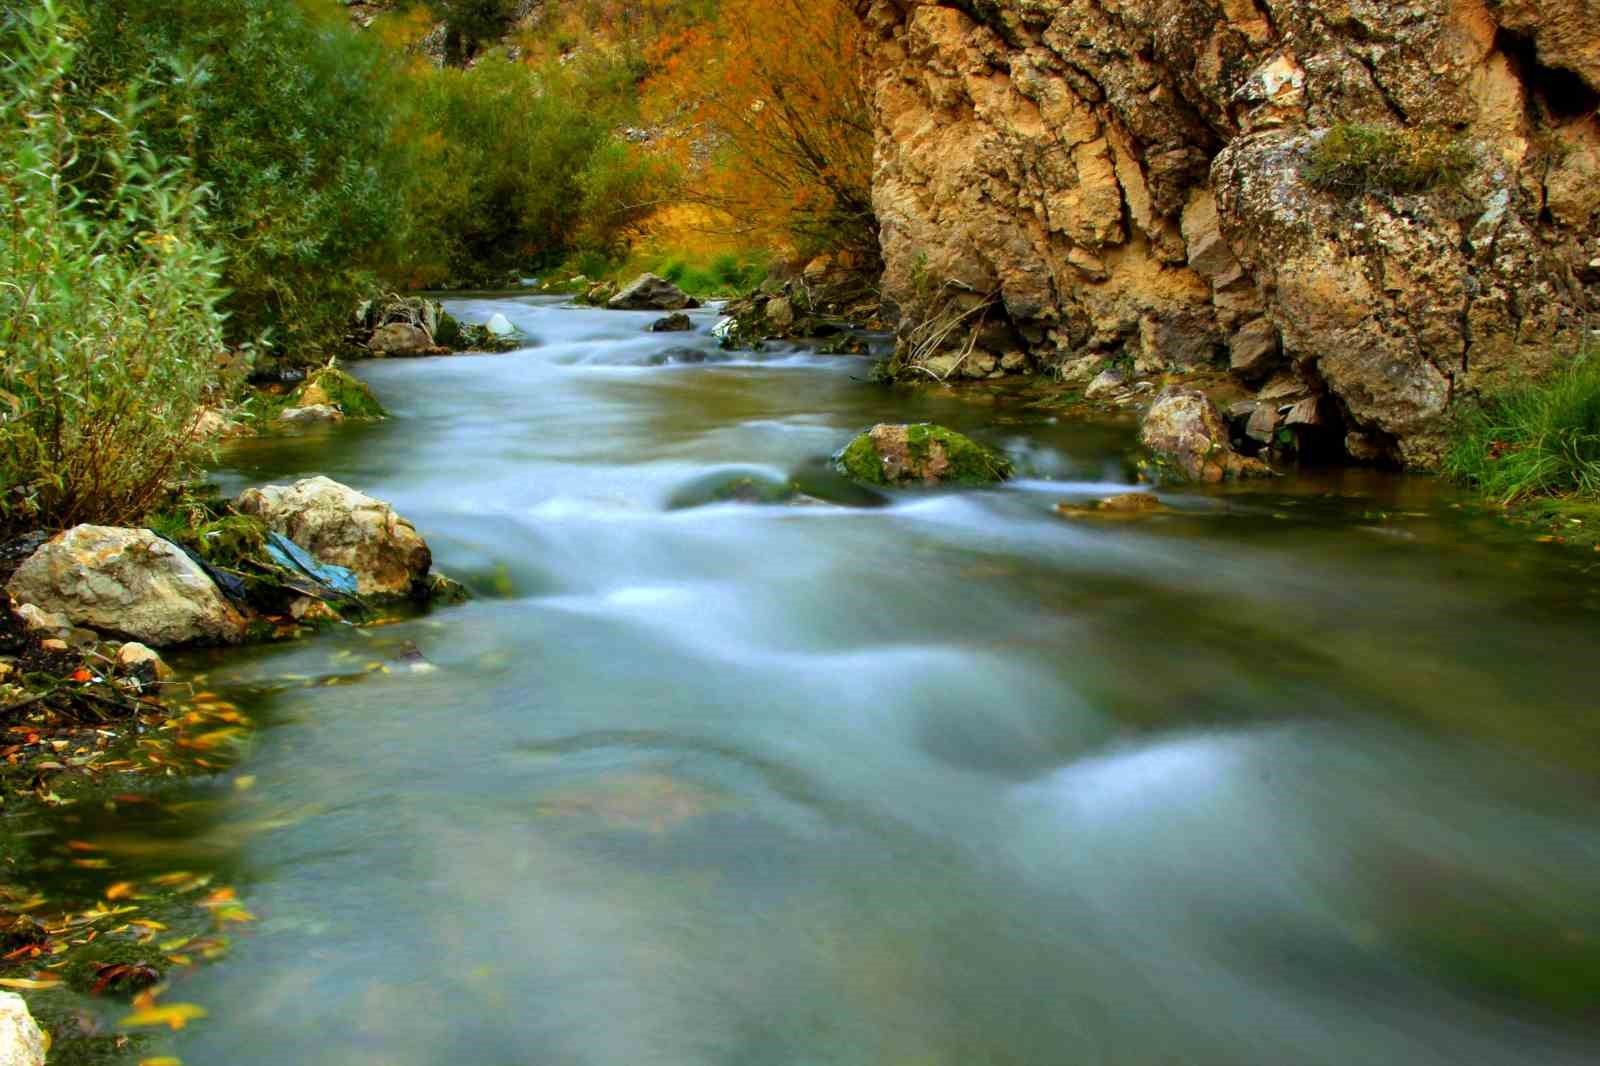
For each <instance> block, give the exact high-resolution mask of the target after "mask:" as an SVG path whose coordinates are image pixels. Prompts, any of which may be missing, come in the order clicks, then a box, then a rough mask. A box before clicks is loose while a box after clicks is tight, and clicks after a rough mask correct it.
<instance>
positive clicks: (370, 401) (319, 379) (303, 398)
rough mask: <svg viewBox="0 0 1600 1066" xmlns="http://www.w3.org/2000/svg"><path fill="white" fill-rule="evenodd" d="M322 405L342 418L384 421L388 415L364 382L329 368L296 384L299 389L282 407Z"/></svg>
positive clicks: (334, 368) (337, 369) (290, 395)
mask: <svg viewBox="0 0 1600 1066" xmlns="http://www.w3.org/2000/svg"><path fill="white" fill-rule="evenodd" d="M322 404H326V405H328V406H329V407H335V408H337V409H338V410H339V411H340V412H341V413H342V414H343V415H344V416H345V417H346V418H387V417H388V414H389V412H387V411H385V410H384V409H383V405H382V404H381V403H379V402H378V398H377V397H376V396H374V395H372V390H371V389H370V388H368V387H367V383H366V382H364V381H361V380H360V379H358V378H355V377H353V376H351V375H350V374H347V373H345V372H344V371H343V370H340V369H339V368H338V367H332V366H325V367H323V368H322V369H321V370H314V371H312V372H311V374H310V375H309V376H307V378H306V379H305V381H303V382H301V383H300V387H299V388H297V389H295V390H294V391H293V392H292V393H290V394H289V399H288V402H287V403H286V404H285V405H284V406H285V407H315V406H319V405H322Z"/></svg>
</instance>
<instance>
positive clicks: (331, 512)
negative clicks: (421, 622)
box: [234, 476, 433, 597]
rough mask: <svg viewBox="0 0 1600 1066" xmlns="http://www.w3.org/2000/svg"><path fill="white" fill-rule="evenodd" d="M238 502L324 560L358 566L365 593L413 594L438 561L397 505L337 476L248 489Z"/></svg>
mask: <svg viewBox="0 0 1600 1066" xmlns="http://www.w3.org/2000/svg"><path fill="white" fill-rule="evenodd" d="M234 506H235V508H236V509H237V510H238V511H239V512H240V513H241V514H246V515H256V516H258V517H260V518H261V519H263V520H264V521H265V522H266V523H267V525H268V526H269V527H270V528H271V529H273V530H274V531H276V532H278V533H281V534H283V535H284V536H286V537H288V538H289V539H290V540H292V541H294V542H295V543H296V544H298V545H300V546H301V547H302V548H304V549H305V550H306V551H308V552H310V553H311V555H312V556H313V557H314V558H316V559H317V560H318V561H319V562H323V563H329V564H332V565H334V566H342V567H346V568H347V569H349V570H351V571H353V572H354V573H355V575H356V581H357V587H358V589H359V592H360V594H361V595H362V596H377V597H406V596H411V595H413V594H415V593H416V592H417V591H418V590H419V589H420V588H421V587H422V583H423V579H424V578H425V577H426V576H427V573H428V570H429V569H430V568H431V566H432V564H433V555H432V553H431V552H430V551H429V550H428V545H427V543H426V542H425V541H424V540H423V539H422V537H421V536H420V535H418V533H417V530H416V527H414V526H413V525H412V524H411V523H410V522H408V521H406V520H405V519H404V518H401V517H400V516H399V515H398V514H396V513H395V510H394V508H393V507H391V506H389V504H387V503H385V502H383V501H382V500H378V499H375V498H373V497H371V496H368V495H366V494H365V493H362V492H358V491H356V490H355V489H353V488H350V487H349V486H348V485H342V484H340V483H339V482H337V481H334V480H333V479H332V478H328V477H322V476H317V477H312V478H304V479H302V480H300V481H297V482H295V483H294V484H292V485H268V486H265V487H263V488H259V489H246V490H245V491H244V492H243V493H240V495H239V498H238V499H237V500H235V501H234Z"/></svg>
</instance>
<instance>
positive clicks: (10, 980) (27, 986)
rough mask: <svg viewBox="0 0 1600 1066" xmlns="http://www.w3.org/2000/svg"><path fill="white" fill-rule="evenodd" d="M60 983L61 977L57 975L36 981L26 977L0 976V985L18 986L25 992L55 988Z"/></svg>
mask: <svg viewBox="0 0 1600 1066" xmlns="http://www.w3.org/2000/svg"><path fill="white" fill-rule="evenodd" d="M60 984H61V979H60V978H59V977H51V978H47V979H44V980H37V981H35V980H30V979H28V978H26V977H0V987H5V988H20V989H22V990H23V991H27V992H39V991H43V990H44V989H46V988H56V987H59V986H60Z"/></svg>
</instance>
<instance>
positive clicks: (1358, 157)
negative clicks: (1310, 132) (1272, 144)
mask: <svg viewBox="0 0 1600 1066" xmlns="http://www.w3.org/2000/svg"><path fill="white" fill-rule="evenodd" d="M1471 170H1472V148H1471V146H1470V145H1469V144H1468V143H1467V142H1466V141H1464V140H1463V139H1461V138H1460V137H1458V136H1456V135H1454V134H1452V133H1450V132H1448V131H1446V130H1436V129H1420V130H1418V129H1410V130H1403V129H1393V128H1390V127H1387V126H1364V125H1360V124H1358V123H1353V122H1341V123H1339V124H1338V125H1336V126H1334V127H1332V128H1331V129H1329V130H1328V132H1327V133H1325V134H1323V136H1322V139H1321V140H1319V141H1318V142H1317V143H1316V144H1315V145H1313V146H1312V148H1311V155H1310V159H1309V160H1308V162H1307V166H1306V180H1307V181H1309V182H1310V183H1311V184H1312V185H1313V186H1314V187H1316V188H1318V189H1321V190H1323V191H1324V192H1337V193H1343V194H1345V195H1349V196H1359V195H1362V194H1365V193H1370V192H1388V193H1420V192H1427V191H1429V190H1433V189H1442V190H1445V191H1449V190H1453V189H1456V188H1459V187H1460V185H1461V183H1462V181H1463V180H1465V179H1466V176H1467V174H1468V173H1469V172H1470V171H1471Z"/></svg>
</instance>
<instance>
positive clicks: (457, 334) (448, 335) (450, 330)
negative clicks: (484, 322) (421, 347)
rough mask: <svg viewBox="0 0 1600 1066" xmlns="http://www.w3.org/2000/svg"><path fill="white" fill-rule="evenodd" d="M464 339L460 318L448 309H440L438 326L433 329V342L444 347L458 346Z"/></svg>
mask: <svg viewBox="0 0 1600 1066" xmlns="http://www.w3.org/2000/svg"><path fill="white" fill-rule="evenodd" d="M465 339H466V334H465V332H464V331H463V330H462V328H461V322H460V320H459V319H457V318H456V316H455V315H452V314H451V313H450V312H449V311H440V312H439V327H438V328H437V329H435V330H434V331H433V343H435V344H439V345H443V346H444V347H446V348H459V347H461V345H462V343H463V341H464V340H465Z"/></svg>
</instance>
